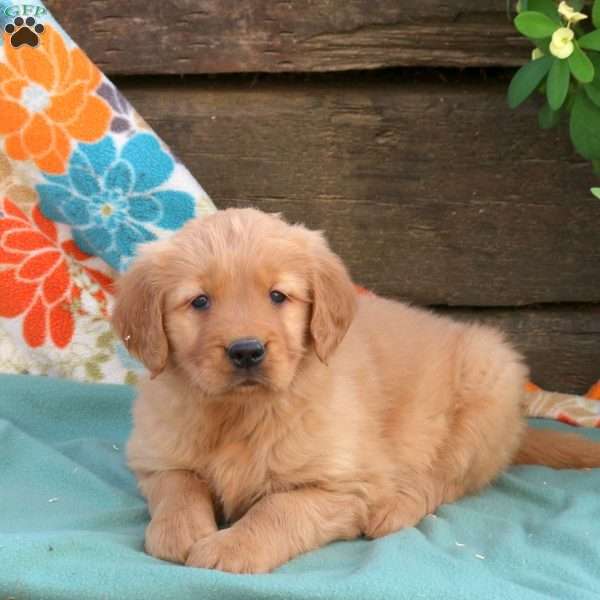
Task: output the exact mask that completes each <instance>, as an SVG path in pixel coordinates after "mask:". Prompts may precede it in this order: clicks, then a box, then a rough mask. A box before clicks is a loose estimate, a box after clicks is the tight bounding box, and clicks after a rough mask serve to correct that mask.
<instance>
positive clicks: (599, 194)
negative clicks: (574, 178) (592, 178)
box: [590, 187, 600, 198]
mask: <svg viewBox="0 0 600 600" xmlns="http://www.w3.org/2000/svg"><path fill="white" fill-rule="evenodd" d="M590 192H592V194H594V196H596V198H600V188H597V187H593V188H590Z"/></svg>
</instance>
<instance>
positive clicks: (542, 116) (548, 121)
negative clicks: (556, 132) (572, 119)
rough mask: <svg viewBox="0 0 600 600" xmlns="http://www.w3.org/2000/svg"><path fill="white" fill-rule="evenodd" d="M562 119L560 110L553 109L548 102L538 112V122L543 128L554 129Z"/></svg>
mask: <svg viewBox="0 0 600 600" xmlns="http://www.w3.org/2000/svg"><path fill="white" fill-rule="evenodd" d="M559 121H560V111H558V110H552V109H551V108H550V106H549V105H548V103H546V104H544V106H542V108H540V112H539V113H538V124H539V126H540V128H541V129H552V128H553V127H556V126H557V125H558V122H559Z"/></svg>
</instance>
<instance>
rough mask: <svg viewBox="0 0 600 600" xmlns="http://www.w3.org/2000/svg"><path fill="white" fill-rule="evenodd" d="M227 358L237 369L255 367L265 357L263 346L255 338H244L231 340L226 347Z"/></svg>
mask: <svg viewBox="0 0 600 600" xmlns="http://www.w3.org/2000/svg"><path fill="white" fill-rule="evenodd" d="M227 356H229V360H230V361H231V362H232V363H233V364H234V366H236V367H237V368H238V369H249V368H250V367H257V366H258V365H260V363H261V362H262V361H263V359H264V357H265V347H264V345H263V344H262V342H260V341H259V340H257V339H256V338H244V339H241V340H236V341H235V342H233V343H232V344H231V345H230V346H229V348H227Z"/></svg>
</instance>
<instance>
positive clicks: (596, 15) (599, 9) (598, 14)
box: [592, 0, 600, 29]
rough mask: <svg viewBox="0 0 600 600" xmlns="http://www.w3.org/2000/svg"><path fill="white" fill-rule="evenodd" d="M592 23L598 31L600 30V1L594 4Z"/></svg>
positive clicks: (597, 0)
mask: <svg viewBox="0 0 600 600" xmlns="http://www.w3.org/2000/svg"><path fill="white" fill-rule="evenodd" d="M592 23H593V24H594V27H596V29H600V0H596V1H595V2H594V8H592Z"/></svg>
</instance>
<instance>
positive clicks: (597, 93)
mask: <svg viewBox="0 0 600 600" xmlns="http://www.w3.org/2000/svg"><path fill="white" fill-rule="evenodd" d="M583 89H584V90H585V93H586V94H587V97H588V98H589V99H590V100H591V101H592V102H593V103H594V104H595V105H596V106H598V107H599V108H600V81H599V80H598V79H594V81H592V83H588V84H586V85H584V86H583Z"/></svg>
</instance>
